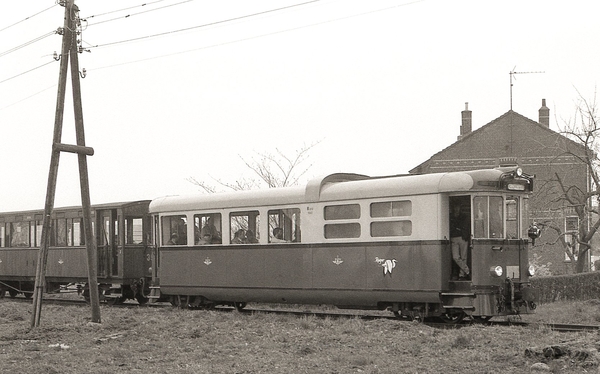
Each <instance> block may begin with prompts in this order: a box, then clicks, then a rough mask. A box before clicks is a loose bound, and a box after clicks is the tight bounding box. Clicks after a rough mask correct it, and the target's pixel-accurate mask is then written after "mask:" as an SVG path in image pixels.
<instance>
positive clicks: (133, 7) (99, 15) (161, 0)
mask: <svg viewBox="0 0 600 374" xmlns="http://www.w3.org/2000/svg"><path fill="white" fill-rule="evenodd" d="M163 1H165V0H156V1H153V2H151V3H144V4H140V5H134V6H130V7H127V8H123V9H117V10H111V11H110V12H104V13H100V14H94V15H91V16H89V17H85V18H83V19H85V20H87V19H89V18H95V17H102V16H105V15H107V14H113V13H118V12H122V11H124V10H129V9H135V8H140V7H143V6H147V5H150V4H156V3H161V2H163Z"/></svg>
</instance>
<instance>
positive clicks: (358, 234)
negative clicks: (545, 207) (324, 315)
mask: <svg viewBox="0 0 600 374" xmlns="http://www.w3.org/2000/svg"><path fill="white" fill-rule="evenodd" d="M532 189H533V178H532V177H531V176H528V175H526V174H524V173H523V172H522V170H521V169H520V168H516V167H512V168H496V169H487V170H473V171H463V172H450V173H439V174H425V175H398V176H386V177H367V176H364V175H356V174H333V175H329V176H326V177H321V178H316V179H314V180H311V181H309V182H308V183H307V184H306V186H301V187H286V188H275V189H267V190H257V191H237V192H230V193H220V194H198V195H193V196H168V197H162V198H158V199H155V200H153V201H152V202H151V203H150V207H149V212H150V214H151V215H152V217H153V227H154V229H153V232H154V234H153V235H154V236H155V238H154V242H155V245H156V251H154V252H153V253H154V254H155V256H154V257H153V264H152V268H153V275H152V277H153V286H152V291H153V294H152V295H151V297H152V298H155V299H158V300H169V301H171V303H172V304H174V305H179V306H184V307H185V306H191V307H212V306H215V305H220V304H224V305H233V306H235V307H237V308H243V307H244V306H245V305H246V303H248V302H263V303H278V304H281V303H293V304H329V305H336V306H338V307H341V308H361V309H381V310H383V309H389V310H391V311H392V312H394V313H395V314H396V315H398V316H401V317H406V318H426V317H439V318H442V319H444V320H445V321H449V322H457V321H459V320H461V319H462V318H464V317H465V316H469V317H471V318H473V319H489V318H491V317H494V316H506V315H511V314H520V313H531V312H533V310H534V309H535V301H536V297H537V296H536V292H535V290H534V289H532V288H531V287H530V283H529V277H530V276H532V275H533V272H532V271H533V268H532V267H530V266H529V263H528V245H529V238H528V234H527V231H528V230H527V229H528V218H527V217H528V212H527V206H528V204H527V201H528V197H529V195H530V194H531V192H532ZM455 204H460V205H461V207H462V209H463V211H465V212H467V213H468V219H469V226H470V230H471V236H470V249H469V255H468V260H467V262H468V266H469V268H470V269H471V271H470V279H468V280H463V279H458V268H457V266H456V264H455V263H454V261H453V258H452V254H451V244H450V240H449V230H450V206H451V205H455Z"/></svg>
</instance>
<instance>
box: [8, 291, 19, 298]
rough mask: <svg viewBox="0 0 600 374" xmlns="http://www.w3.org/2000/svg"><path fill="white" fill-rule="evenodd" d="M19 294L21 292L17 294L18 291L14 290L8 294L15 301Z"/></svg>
mask: <svg viewBox="0 0 600 374" xmlns="http://www.w3.org/2000/svg"><path fill="white" fill-rule="evenodd" d="M18 293H19V292H17V290H13V289H10V290H8V294H9V295H10V298H11V299H14V298H15V297H17V294H18Z"/></svg>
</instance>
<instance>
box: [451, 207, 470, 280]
mask: <svg viewBox="0 0 600 374" xmlns="http://www.w3.org/2000/svg"><path fill="white" fill-rule="evenodd" d="M470 238H471V223H470V220H469V216H467V215H466V214H464V213H463V212H462V211H461V205H460V204H459V203H454V204H452V212H451V213H450V242H451V245H452V258H453V259H454V262H456V264H457V265H458V267H459V268H460V271H459V274H458V279H459V280H468V279H470V276H471V272H470V271H469V265H467V256H468V250H469V239H470Z"/></svg>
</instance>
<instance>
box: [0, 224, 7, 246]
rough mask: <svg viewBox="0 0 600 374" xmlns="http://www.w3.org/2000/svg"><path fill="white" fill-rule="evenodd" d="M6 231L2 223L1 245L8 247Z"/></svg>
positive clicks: (0, 232)
mask: <svg viewBox="0 0 600 374" xmlns="http://www.w3.org/2000/svg"><path fill="white" fill-rule="evenodd" d="M5 240H6V231H5V229H4V224H1V225H0V247H2V248H4V247H6V241H5Z"/></svg>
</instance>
